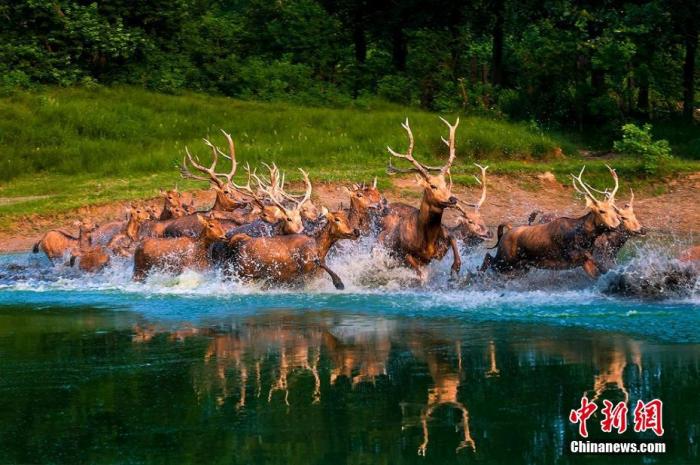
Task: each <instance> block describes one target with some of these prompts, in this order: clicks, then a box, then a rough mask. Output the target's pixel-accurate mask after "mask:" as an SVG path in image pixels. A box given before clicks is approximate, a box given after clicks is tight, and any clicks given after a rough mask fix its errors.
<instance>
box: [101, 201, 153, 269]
mask: <svg viewBox="0 0 700 465" xmlns="http://www.w3.org/2000/svg"><path fill="white" fill-rule="evenodd" d="M128 216H129V219H128V221H127V222H126V224H125V225H124V227H123V228H122V230H121V231H120V232H119V233H117V234H115V235H114V236H113V237H112V239H110V241H109V242H108V243H107V249H109V250H110V251H111V252H112V253H114V254H116V255H121V256H124V257H126V256H130V255H132V254H133V253H134V249H135V247H136V244H137V243H138V242H139V241H140V240H141V236H140V234H139V230H140V229H141V225H142V224H144V223H145V222H146V221H149V220H150V218H151V212H150V211H149V210H148V209H146V208H143V207H137V206H135V205H132V206H131V208H130V209H129V210H128Z"/></svg>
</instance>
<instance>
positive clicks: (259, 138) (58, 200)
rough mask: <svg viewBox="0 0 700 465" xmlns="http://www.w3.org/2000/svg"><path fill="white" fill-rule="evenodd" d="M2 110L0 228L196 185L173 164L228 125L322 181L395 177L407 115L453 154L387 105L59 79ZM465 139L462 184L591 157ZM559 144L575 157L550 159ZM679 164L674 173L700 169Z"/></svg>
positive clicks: (483, 124)
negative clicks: (84, 85) (390, 163)
mask: <svg viewBox="0 0 700 465" xmlns="http://www.w3.org/2000/svg"><path fill="white" fill-rule="evenodd" d="M0 112H1V114H2V115H3V116H2V118H0V227H5V226H7V225H8V224H9V223H10V222H11V221H13V219H15V218H17V217H18V216H20V215H26V214H32V213H49V212H55V211H63V210H67V209H70V208H75V207H78V206H83V205H87V204H95V203H103V202H107V201H111V200H122V199H129V198H138V197H149V196H152V195H154V194H155V193H156V192H157V189H158V188H159V187H167V186H172V185H173V184H175V183H179V185H180V186H185V185H186V186H195V185H196V184H193V183H185V182H183V181H182V180H181V179H180V178H179V175H178V173H177V170H176V169H175V164H176V163H177V162H178V161H179V160H181V157H182V154H183V153H184V147H185V146H188V147H190V148H191V149H192V151H194V152H195V153H199V154H201V155H202V156H205V154H206V153H207V152H206V150H205V147H204V145H203V144H202V142H201V138H202V137H211V138H212V141H214V142H215V143H217V144H219V145H222V146H223V145H224V144H223V142H224V141H223V138H222V137H221V135H220V133H219V128H223V129H225V130H227V131H229V132H231V133H232V134H233V137H234V140H235V141H236V150H237V154H238V159H239V161H241V162H250V163H251V164H258V163H259V162H261V161H268V162H271V161H274V162H277V163H278V164H279V165H280V166H282V167H283V168H285V169H287V170H288V171H289V172H290V175H291V177H292V178H293V177H294V176H295V175H293V173H292V172H293V171H294V169H295V168H296V167H303V168H306V169H308V170H310V172H311V175H312V179H315V180H363V179H364V180H366V179H369V178H370V177H372V176H375V175H378V176H380V179H382V178H385V177H386V176H385V175H384V167H385V164H386V161H387V159H388V156H387V154H386V149H385V147H386V146H387V145H391V146H393V147H394V148H396V149H397V150H399V151H401V150H403V149H404V147H405V146H406V136H405V133H404V132H403V130H402V129H401V126H400V122H401V121H403V119H404V118H405V117H407V116H408V117H409V118H410V121H411V126H412V128H413V130H414V134H415V136H416V150H415V153H416V155H417V157H419V158H420V159H421V160H423V161H425V162H426V163H431V164H434V163H438V161H439V158H440V157H441V156H442V155H441V154H444V152H445V150H444V146H443V145H442V144H441V142H440V139H439V138H440V136H441V135H444V134H445V126H444V125H443V124H442V123H441V122H440V121H439V119H438V118H437V115H434V114H430V113H426V112H421V111H419V110H415V109H407V108H401V107H394V106H389V105H381V106H379V107H377V108H354V109H342V110H341V109H328V108H307V107H296V106H292V105H287V104H279V103H275V104H272V103H256V102H242V101H237V100H232V99H228V98H223V97H209V96H203V95H198V94H186V95H182V96H167V95H161V94H154V93H150V92H147V91H144V90H141V89H134V88H101V89H92V90H88V89H81V88H72V89H58V88H57V89H48V90H46V91H43V92H41V93H20V94H17V95H14V96H12V97H6V98H2V99H0ZM445 117H447V118H448V119H452V118H453V117H454V116H453V115H452V116H451V115H445ZM457 142H458V144H457V145H458V160H459V162H458V164H457V166H456V167H455V170H454V173H455V180H456V181H457V182H464V183H469V182H472V178H471V174H472V173H473V172H474V168H473V167H472V166H471V163H472V162H474V161H479V162H483V163H488V164H489V165H491V171H492V172H496V173H498V172H501V173H520V172H542V171H545V170H552V171H554V172H555V174H562V175H563V174H565V173H568V172H571V171H574V170H577V169H578V168H579V167H580V166H581V164H582V163H583V161H582V160H581V159H579V157H578V156H577V155H576V154H575V152H576V149H575V146H574V145H573V144H572V143H571V142H569V141H568V140H567V139H566V138H564V137H562V136H558V135H552V134H543V133H540V132H539V131H537V130H532V129H530V128H528V127H527V126H525V125H522V124H513V123H508V122H503V121H494V120H489V119H484V118H476V117H469V118H463V119H462V123H461V124H460V127H459V131H458V136H457ZM557 147H560V148H562V149H563V151H564V153H567V154H568V155H569V156H568V157H567V158H566V159H563V160H554V161H547V160H551V157H550V155H551V154H552V153H553V152H554V151H555V149H556V148H557ZM585 163H587V164H588V165H589V166H590V168H589V171H590V172H591V175H590V176H592V177H594V178H595V177H596V176H602V175H604V172H605V168H604V166H603V161H601V160H597V161H595V160H594V161H591V160H586V162H585ZM614 164H615V166H616V167H618V171H620V172H621V174H623V175H627V176H629V175H632V174H634V173H635V172H636V171H637V170H638V167H639V163H638V162H637V161H636V160H633V159H630V158H620V159H617V160H615V162H614ZM674 164H675V165H677V166H674V167H673V170H674V171H688V170H697V169H698V166H699V165H698V164H697V163H691V162H683V161H677V162H674ZM198 185H199V186H201V185H202V184H201V183H200V184H198Z"/></svg>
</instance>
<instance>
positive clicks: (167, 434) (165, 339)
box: [0, 254, 700, 464]
mask: <svg viewBox="0 0 700 465" xmlns="http://www.w3.org/2000/svg"><path fill="white" fill-rule="evenodd" d="M385 260H386V257H381V256H369V255H367V254H365V255H358V256H355V257H353V258H347V257H344V258H343V257H340V256H339V258H336V259H333V260H331V263H332V265H333V266H334V267H335V269H336V271H337V272H338V273H339V274H340V276H341V277H342V278H343V279H344V280H345V281H346V285H347V290H346V291H344V292H336V291H334V290H332V286H331V285H330V283H328V282H326V280H324V279H323V278H319V280H318V281H316V282H313V283H311V284H310V285H309V287H308V288H306V289H303V290H287V291H279V290H277V291H270V290H266V289H264V288H260V287H254V286H250V285H242V284H240V283H232V282H225V281H223V280H221V279H220V277H219V276H218V275H217V274H215V273H211V274H196V273H185V274H184V275H182V276H170V275H167V274H165V273H164V274H160V275H156V276H153V277H151V278H150V279H149V280H148V281H147V282H146V283H145V284H135V283H132V282H131V280H130V279H129V275H130V270H129V266H128V264H126V263H123V264H119V263H117V264H115V265H114V266H113V267H112V268H110V269H109V270H107V271H105V272H104V273H101V274H98V275H96V276H92V277H89V278H87V277H85V276H80V275H78V274H76V273H75V271H74V270H70V269H64V268H60V267H59V269H52V268H49V267H48V266H47V265H46V263H45V262H43V261H42V260H37V259H36V257H33V256H30V255H10V256H2V257H1V258H0V393H2V396H0V408H1V410H0V411H2V412H3V415H2V420H0V463H117V462H118V463H197V462H205V463H285V464H287V463H333V464H335V463H391V464H397V463H536V464H540V463H613V462H615V463H697V462H700V456H699V455H700V450H699V449H698V441H699V440H700V398H699V396H698V392H700V332H699V331H698V329H699V328H700V307H699V306H698V295H697V291H696V290H695V288H691V289H690V290H689V291H688V292H686V293H684V294H679V295H672V296H670V298H665V299H658V300H653V301H650V300H642V299H639V298H619V297H615V296H611V295H610V294H609V293H608V292H607V291H606V284H605V280H601V281H600V282H598V283H592V282H590V281H588V280H587V279H586V278H585V277H583V276H582V275H581V274H580V273H577V272H571V273H559V274H552V273H535V274H533V275H531V276H529V277H527V278H526V279H525V280H522V281H519V282H511V283H506V284H503V283H497V282H474V281H470V282H469V283H467V282H458V283H449V282H448V281H447V276H448V270H447V269H446V267H445V266H443V265H440V266H437V267H435V268H434V269H432V270H431V278H430V281H429V282H428V283H427V284H419V283H416V282H414V280H413V277H412V275H411V274H410V273H405V272H404V271H402V270H395V269H392V268H391V267H388V266H386V267H385V266H382V265H381V263H384V262H385ZM377 263H379V264H380V265H377ZM470 265H473V263H471V264H470V262H469V261H468V260H467V267H469V266H470ZM584 394H586V395H588V396H589V397H592V396H595V395H598V396H599V398H600V399H601V400H602V399H604V398H606V399H610V400H614V401H616V402H617V401H618V400H621V399H625V398H627V399H628V401H629V404H630V405H631V406H632V405H634V404H635V403H636V401H637V400H638V399H643V400H645V401H648V400H651V399H653V398H660V399H662V400H663V402H664V427H665V435H664V437H663V438H660V439H659V438H656V437H655V436H654V435H653V434H650V433H648V432H647V433H634V432H633V431H628V432H627V433H625V434H624V435H622V436H618V435H617V434H614V433H602V432H600V431H599V430H596V428H595V425H594V424H595V421H594V422H593V423H594V424H593V425H592V424H591V423H589V428H591V427H592V436H593V437H595V438H598V439H600V440H603V441H615V440H622V439H624V440H626V441H634V442H640V441H664V442H665V443H666V444H667V452H666V453H665V454H661V455H646V456H636V455H635V456H632V455H626V456H592V455H587V456H576V455H572V454H571V453H570V452H568V444H569V442H570V441H571V440H574V439H578V436H577V429H576V426H575V425H573V424H570V423H569V421H568V415H569V411H570V410H571V409H573V408H577V407H578V406H579V401H580V398H581V396H582V395H584ZM465 418H466V422H465ZM424 425H425V428H424ZM426 430H427V434H426ZM422 454H424V455H425V456H423V455H422Z"/></svg>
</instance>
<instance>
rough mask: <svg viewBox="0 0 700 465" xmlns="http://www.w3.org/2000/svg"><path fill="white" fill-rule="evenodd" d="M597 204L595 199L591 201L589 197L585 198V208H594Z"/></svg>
mask: <svg viewBox="0 0 700 465" xmlns="http://www.w3.org/2000/svg"><path fill="white" fill-rule="evenodd" d="M597 204H598V202H596V201H595V199H592V198H590V197H589V196H586V208H591V207H594V206H596V205H597Z"/></svg>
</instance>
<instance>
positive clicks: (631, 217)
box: [605, 165, 646, 235]
mask: <svg viewBox="0 0 700 465" xmlns="http://www.w3.org/2000/svg"><path fill="white" fill-rule="evenodd" d="M605 166H607V167H608V170H609V171H610V174H611V175H612V177H613V179H614V180H615V188H614V189H613V191H612V192H610V193H608V194H607V196H608V201H609V202H610V203H612V205H613V208H614V209H615V213H617V216H618V217H619V218H620V221H621V222H622V228H623V229H624V230H625V231H626V232H628V233H630V234H639V235H644V234H646V230H645V229H644V228H643V227H642V225H641V224H640V223H639V220H637V215H635V214H634V191H633V190H632V188H630V200H629V202H627V203H625V204H624V205H623V206H622V207H618V206H617V205H616V204H615V194H616V193H617V189H618V187H619V181H618V178H617V172H616V171H615V170H614V169H612V168H611V167H610V166H608V165H605Z"/></svg>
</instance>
